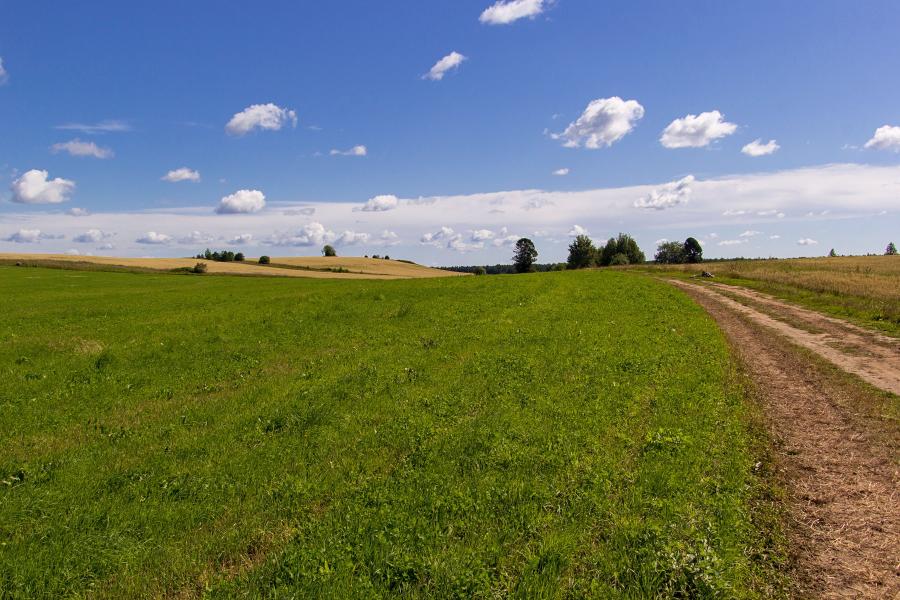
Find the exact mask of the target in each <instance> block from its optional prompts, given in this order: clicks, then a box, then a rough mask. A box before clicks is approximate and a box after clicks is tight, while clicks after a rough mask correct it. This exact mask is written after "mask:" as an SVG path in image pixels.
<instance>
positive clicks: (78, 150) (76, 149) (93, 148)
mask: <svg viewBox="0 0 900 600" xmlns="http://www.w3.org/2000/svg"><path fill="white" fill-rule="evenodd" d="M50 151H51V152H53V153H54V154H59V153H60V152H65V153H67V154H69V155H70V156H88V157H91V158H100V159H106V158H112V157H113V156H115V154H113V151H112V150H110V149H109V148H101V147H100V146H98V145H97V144H95V143H94V142H82V141H81V140H79V139H77V138H76V139H74V140H69V141H68V142H60V143H58V144H53V145H52V146H50Z"/></svg>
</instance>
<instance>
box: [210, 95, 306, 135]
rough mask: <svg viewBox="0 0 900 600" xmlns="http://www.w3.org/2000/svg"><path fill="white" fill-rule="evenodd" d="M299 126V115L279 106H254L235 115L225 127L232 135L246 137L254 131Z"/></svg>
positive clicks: (270, 104)
mask: <svg viewBox="0 0 900 600" xmlns="http://www.w3.org/2000/svg"><path fill="white" fill-rule="evenodd" d="M288 124H290V125H291V126H293V127H296V126H297V113H296V112H294V111H293V110H290V109H288V108H282V107H280V106H278V105H277V104H272V103H271V102H269V103H268V104H253V105H251V106H248V107H247V108H245V109H244V110H242V111H241V112H239V113H237V114H235V115H234V116H233V117H231V120H230V121H228V124H227V125H225V131H227V132H228V133H229V134H231V135H237V136H241V135H246V134H248V133H250V132H251V131H253V130H254V129H263V130H267V131H278V130H279V129H281V128H282V127H284V126H285V125H288Z"/></svg>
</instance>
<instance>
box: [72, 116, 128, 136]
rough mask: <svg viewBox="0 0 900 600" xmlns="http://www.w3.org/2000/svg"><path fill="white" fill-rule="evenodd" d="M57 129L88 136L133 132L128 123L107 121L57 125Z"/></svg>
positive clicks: (113, 120)
mask: <svg viewBox="0 0 900 600" xmlns="http://www.w3.org/2000/svg"><path fill="white" fill-rule="evenodd" d="M55 129H59V130H62V131H80V132H81V133H84V134H87V135H98V134H103V133H125V132H128V131H131V125H130V124H129V123H128V122H126V121H120V120H115V119H107V120H105V121H100V122H99V123H66V124H64V125H57V126H56V127H55Z"/></svg>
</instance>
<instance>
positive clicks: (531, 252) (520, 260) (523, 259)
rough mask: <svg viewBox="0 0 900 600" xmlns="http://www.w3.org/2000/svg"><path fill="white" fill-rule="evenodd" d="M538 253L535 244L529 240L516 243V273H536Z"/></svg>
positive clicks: (514, 258) (514, 257)
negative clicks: (535, 265) (535, 262)
mask: <svg viewBox="0 0 900 600" xmlns="http://www.w3.org/2000/svg"><path fill="white" fill-rule="evenodd" d="M537 255H538V251H537V249H536V248H535V247H534V242H532V241H531V240H529V239H528V238H522V239H520V240H519V241H518V242H516V253H515V254H513V265H514V266H515V267H516V273H530V272H531V271H534V259H535V258H537Z"/></svg>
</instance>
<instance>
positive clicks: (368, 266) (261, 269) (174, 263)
mask: <svg viewBox="0 0 900 600" xmlns="http://www.w3.org/2000/svg"><path fill="white" fill-rule="evenodd" d="M13 261H27V262H29V263H33V264H37V265H40V264H46V265H54V266H64V264H63V265H61V263H71V265H72V266H73V267H75V266H76V265H78V264H85V263H88V264H96V265H106V266H118V267H125V268H136V269H152V270H158V271H168V270H172V269H182V268H190V267H193V266H194V265H195V264H197V263H198V262H201V263H205V264H206V266H207V272H208V273H216V274H225V275H260V276H267V277H312V278H318V279H414V278H426V277H453V276H458V275H463V273H452V272H450V271H442V270H440V269H432V268H430V267H423V266H422V265H413V264H409V263H404V262H400V261H396V260H383V259H376V258H355V257H347V258H344V257H340V258H337V257H333V258H325V257H308V258H304V257H296V256H293V257H284V258H275V257H273V258H272V264H271V265H270V266H262V265H258V264H256V259H251V260H247V261H246V262H238V263H235V262H230V263H226V262H214V261H209V260H202V259H196V258H119V257H111V256H78V255H76V256H72V255H69V254H0V262H3V263H9V262H13ZM279 265H284V266H282V267H279ZM329 268H332V269H344V270H346V272H343V273H338V272H333V271H328V270H326V269H329Z"/></svg>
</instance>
